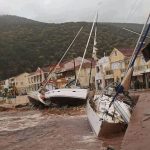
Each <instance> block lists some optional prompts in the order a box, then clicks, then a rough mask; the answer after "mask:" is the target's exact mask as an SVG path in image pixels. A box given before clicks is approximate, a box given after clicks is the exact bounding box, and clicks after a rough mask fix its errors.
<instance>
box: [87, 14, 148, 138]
mask: <svg viewBox="0 0 150 150" xmlns="http://www.w3.org/2000/svg"><path fill="white" fill-rule="evenodd" d="M149 20H150V15H149V16H148V19H147V21H146V23H145V25H144V26H143V29H142V32H141V34H140V37H139V39H138V41H137V44H136V47H135V49H134V52H133V54H132V57H131V60H130V63H129V66H128V69H127V72H126V75H125V76H124V78H123V80H122V82H121V84H118V83H112V84H110V85H108V86H106V87H105V84H101V91H97V92H96V93H95V94H94V97H92V98H90V99H88V101H87V108H86V110H87V117H88V121H89V123H90V125H91V128H92V129H93V131H94V133H95V134H96V135H97V136H98V137H100V136H109V135H110V134H111V135H112V134H113V133H118V132H120V131H123V130H125V129H126V127H127V125H128V123H129V121H130V118H131V113H132V108H133V106H134V103H133V101H132V99H131V97H130V96H129V92H128V90H129V87H130V82H131V77H132V74H133V70H134V63H135V60H136V57H137V55H138V54H139V52H140V50H141V48H142V46H143V44H144V41H145V39H146V37H147V34H148V32H149V29H150V24H148V22H149ZM95 43H96V42H95ZM93 53H94V54H96V53H95V49H93ZM100 69H101V83H103V82H105V79H104V71H105V70H104V68H103V65H101V68H100Z"/></svg>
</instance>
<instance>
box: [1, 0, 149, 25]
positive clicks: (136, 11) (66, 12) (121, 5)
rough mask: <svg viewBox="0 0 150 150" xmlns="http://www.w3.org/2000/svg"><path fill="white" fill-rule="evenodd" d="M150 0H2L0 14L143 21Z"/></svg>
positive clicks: (44, 18) (45, 19)
mask: <svg viewBox="0 0 150 150" xmlns="http://www.w3.org/2000/svg"><path fill="white" fill-rule="evenodd" d="M149 6H150V1H149V0H0V14H10V15H17V16H23V17H27V18H30V19H34V20H38V21H43V22H69V21H92V20H93V16H94V14H95V12H96V11H97V10H98V12H99V14H100V15H99V16H100V17H99V21H104V22H139V23H142V22H144V20H145V18H146V16H147V15H148V13H149V12H150V7H149Z"/></svg>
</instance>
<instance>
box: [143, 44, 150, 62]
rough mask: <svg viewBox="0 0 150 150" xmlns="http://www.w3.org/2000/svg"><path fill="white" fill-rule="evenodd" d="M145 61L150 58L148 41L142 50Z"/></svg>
mask: <svg viewBox="0 0 150 150" xmlns="http://www.w3.org/2000/svg"><path fill="white" fill-rule="evenodd" d="M142 54H143V56H144V59H145V61H146V62H147V61H149V60H150V43H149V44H148V45H147V46H146V47H145V48H144V49H143V50H142Z"/></svg>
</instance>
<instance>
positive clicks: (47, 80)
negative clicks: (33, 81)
mask: <svg viewBox="0 0 150 150" xmlns="http://www.w3.org/2000/svg"><path fill="white" fill-rule="evenodd" d="M82 29H83V26H82V27H81V28H80V30H79V31H78V33H77V34H76V36H75V37H74V39H73V40H72V42H71V44H70V45H69V47H68V48H67V50H66V51H65V53H64V54H63V56H62V57H61V59H60V60H59V62H58V63H57V65H56V66H55V67H54V69H53V70H52V71H50V72H49V74H48V77H47V79H46V82H45V84H44V85H43V86H42V87H40V88H39V91H40V90H41V89H43V88H45V87H46V85H47V84H48V82H49V79H50V78H51V77H50V75H51V74H52V73H53V72H55V71H56V68H57V66H59V65H60V63H61V62H62V60H63V59H64V57H65V56H66V54H67V52H68V51H69V50H70V48H71V46H72V45H73V44H74V42H75V40H76V39H77V37H78V36H79V34H80V32H81V31H82Z"/></svg>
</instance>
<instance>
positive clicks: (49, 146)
mask: <svg viewBox="0 0 150 150" xmlns="http://www.w3.org/2000/svg"><path fill="white" fill-rule="evenodd" d="M80 112H81V111H80ZM122 137H123V135H122V134H121V135H118V136H117V137H111V138H110V139H101V140H99V139H97V137H96V136H95V135H94V134H93V132H92V131H91V128H90V126H89V123H88V121H87V117H86V115H85V114H84V113H83V112H82V113H81V114H78V113H77V114H75V115H72V114H71V115H68V114H65V113H62V114H61V115H58V114H57V115H56V114H50V113H45V112H44V113H43V112H41V111H9V112H1V113H0V150H105V149H106V147H107V146H108V145H111V146H113V147H115V150H119V149H120V144H121V141H122Z"/></svg>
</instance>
